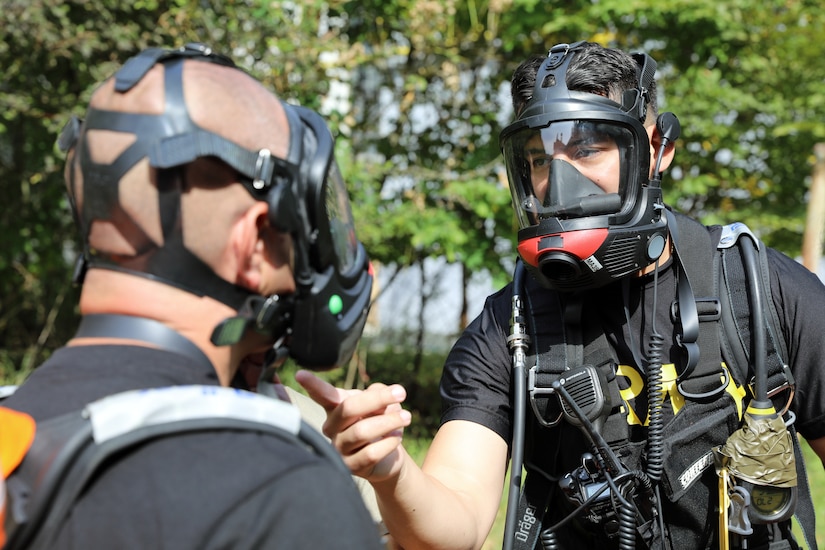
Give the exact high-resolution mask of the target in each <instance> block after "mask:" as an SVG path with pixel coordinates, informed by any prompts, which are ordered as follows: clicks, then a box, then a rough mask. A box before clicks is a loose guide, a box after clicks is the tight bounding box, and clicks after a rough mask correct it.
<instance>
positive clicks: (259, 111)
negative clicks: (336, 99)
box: [3, 44, 381, 550]
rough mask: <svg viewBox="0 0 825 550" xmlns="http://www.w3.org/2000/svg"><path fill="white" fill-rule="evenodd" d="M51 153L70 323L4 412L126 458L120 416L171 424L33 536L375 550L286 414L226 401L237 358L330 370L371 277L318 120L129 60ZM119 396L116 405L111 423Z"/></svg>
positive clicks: (126, 544)
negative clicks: (64, 240) (63, 215)
mask: <svg viewBox="0 0 825 550" xmlns="http://www.w3.org/2000/svg"><path fill="white" fill-rule="evenodd" d="M59 145H60V146H61V148H63V149H64V150H65V151H67V165H66V170H65V175H66V181H67V187H68V192H69V193H68V194H69V201H70V204H71V206H72V210H73V213H74V214H75V217H76V220H77V222H78V225H79V228H80V230H81V235H82V244H83V250H82V259H81V262H80V265H79V268H78V270H77V279H78V281H80V282H82V285H83V287H82V294H81V297H80V303H79V308H80V312H81V314H82V315H83V318H82V321H81V324H80V327H79V329H78V331H77V334H76V335H75V337H74V338H73V339H72V340H70V341H69V342H68V343H67V345H66V346H65V347H63V348H61V349H59V350H57V351H56V352H55V353H54V354H53V356H52V357H51V358H50V359H49V360H48V361H47V362H46V363H44V364H43V365H42V366H40V367H39V368H37V369H36V370H35V371H34V372H33V373H32V375H31V376H30V377H29V378H28V379H27V380H26V381H25V382H24V383H23V384H22V385H21V386H20V388H19V389H18V390H17V391H16V392H15V393H14V395H12V396H11V397H9V398H8V399H7V400H5V401H4V402H3V406H5V407H7V408H10V409H15V410H17V411H21V412H23V413H27V414H28V415H30V416H31V417H33V418H34V420H35V421H36V422H37V423H38V431H39V430H40V425H41V424H42V425H43V426H46V425H48V424H49V421H50V420H52V419H56V418H58V417H60V418H63V417H64V416H63V415H71V414H72V413H73V412H74V411H77V412H78V415H77V417H78V419H80V417H81V416H83V415H85V416H88V417H90V418H91V423H92V429H93V430H94V438H95V441H96V442H97V444H98V446H101V445H102V444H101V443H100V439H99V436H100V438H103V437H104V435H103V432H106V433H107V435H106V436H105V437H108V438H109V439H107V441H112V442H115V441H116V442H118V444H119V445H120V444H121V441H123V437H121V435H120V433H119V432H118V430H120V431H123V429H124V428H123V426H124V425H131V424H135V426H134V427H133V428H130V429H131V432H129V433H126V435H125V437H130V436H131V437H133V438H137V437H138V435H137V434H140V433H143V432H141V430H151V429H153V427H154V428H156V427H157V426H158V425H160V426H161V427H164V426H165V428H164V429H166V430H167V431H165V432H163V433H160V432H157V433H153V435H152V436H151V437H149V438H144V439H141V440H140V443H139V444H135V443H130V444H128V446H126V445H127V443H122V445H124V447H122V449H123V450H121V451H119V452H117V453H114V456H109V457H107V458H106V460H105V461H101V464H100V465H99V467H98V468H97V469H96V470H94V471H95V474H94V476H93V478H91V479H90V480H89V481H88V483H87V484H86V485H85V486H83V487H77V488H76V489H77V496H76V498H75V499H74V500H73V501H71V502H68V503H66V508H65V515H64V517H63V518H58V520H57V523H56V526H54V525H53V526H52V527H54V529H52V535H51V538H50V540H45V541H44V540H41V541H40V543H39V544H41V545H42V546H43V547H49V548H69V547H71V548H102V547H106V548H143V549H145V548H176V549H178V548H193V549H198V550H201V549H204V548H218V547H220V548H333V547H334V548H352V549H359V550H360V549H363V548H380V547H381V545H380V542H379V536H378V532H377V530H376V528H375V525H374V523H373V522H372V520H371V518H370V515H369V514H368V512H367V511H366V509H365V507H364V505H363V503H362V501H361V497H360V496H359V493H358V491H357V490H356V488H355V485H354V484H353V482H352V478H351V476H350V474H349V472H348V471H347V470H346V468H344V467H343V465H342V464H341V462H340V457H338V456H337V454H336V453H335V452H334V449H332V448H331V447H329V446H328V444H327V447H328V448H329V449H330V454H325V453H326V451H325V450H324V446H323V445H321V444H319V443H318V442H317V441H315V440H314V439H313V437H314V436H313V435H312V434H311V432H309V433H308V432H306V431H305V427H304V426H303V425H302V424H301V421H300V416H299V415H298V413H297V409H294V407H291V406H289V405H286V404H284V403H282V402H277V401H275V400H272V399H270V398H268V397H262V396H258V395H255V394H252V393H249V392H242V391H238V390H231V389H228V388H226V389H224V388H221V386H224V387H226V386H229V385H230V383H231V382H232V380H233V378H235V376H236V374H237V372H238V369H239V365H240V364H241V363H242V362H244V361H249V360H255V361H258V362H260V361H261V360H263V359H264V358H266V359H267V360H270V359H271V358H272V357H273V356H278V357H282V356H284V355H291V356H292V357H293V358H295V360H296V361H298V362H299V363H301V364H304V365H306V366H307V367H309V368H314V369H327V368H331V367H333V366H336V365H339V364H341V363H342V362H345V361H346V360H347V359H348V357H349V356H350V355H351V354H352V351H353V349H354V347H355V345H356V343H357V341H358V339H359V337H360V334H361V330H362V328H363V324H364V321H365V318H366V314H367V306H368V301H369V295H370V288H371V285H372V276H371V274H370V270H369V266H368V261H367V257H366V253H365V251H364V248H363V246H362V245H361V243H360V242H359V241H358V239H357V237H356V235H355V231H354V226H353V223H352V218H351V212H350V206H349V199H348V196H347V192H346V188H345V186H344V184H343V181H342V179H341V176H340V173H339V172H338V168H337V165H336V162H335V158H334V155H333V138H332V135H331V134H330V132H329V130H328V129H327V127H326V125H325V123H324V122H323V120H322V119H321V117H320V116H319V115H317V114H316V113H314V112H312V111H310V110H308V109H304V108H300V107H296V106H292V105H288V104H286V103H285V102H282V101H280V100H279V99H278V98H276V97H275V96H274V95H273V94H272V93H271V92H270V91H268V90H266V89H265V88H264V87H263V86H262V85H261V84H260V83H259V82H258V81H256V80H255V79H253V78H252V77H251V76H249V75H248V74H247V73H245V72H244V71H242V70H240V69H239V68H237V67H236V66H235V65H234V63H233V62H232V61H231V60H230V59H228V58H226V57H224V56H221V55H218V54H216V53H214V52H212V51H211V49H209V48H208V47H205V46H203V45H200V44H189V45H187V46H185V47H182V48H180V49H177V50H165V49H159V48H153V49H149V50H146V51H144V52H141V53H140V54H138V55H137V56H135V57H133V58H131V59H129V60H128V61H127V62H126V64H125V65H124V66H123V67H122V68H121V69H120V70H119V71H118V72H117V73H116V74H115V75H114V76H113V77H111V78H109V79H107V80H106V81H105V82H103V83H102V84H101V85H100V86H99V88H98V89H97V90H96V91H95V93H94V94H93V96H92V98H91V102H90V105H89V109H88V111H87V113H86V116H85V117H84V120H82V121H80V120H73V121H71V122H70V123H69V125H67V127H66V129H65V130H64V132H63V134H62V135H61V138H60V143H59ZM135 390H137V391H135ZM176 390H179V391H176ZM121 392H126V393H121ZM193 392H194V393H193ZM113 394H117V395H116V396H114V397H115V398H122V396H124V395H126V396H127V397H128V398H129V400H130V401H129V403H131V406H130V408H128V409H127V412H126V413H125V414H119V415H114V416H112V415H110V416H109V420H108V421H106V420H104V419H103V416H102V415H101V413H102V412H103V411H105V410H106V409H107V408H108V409H109V410H120V409H112V408H111V407H110V405H111V403H112V396H113ZM170 395H171V396H172V398H171V399H172V400H173V402H171V403H168V401H170V398H169V396H170ZM107 396H109V399H103V398H104V397H107ZM175 400H176V401H175ZM90 403H92V405H90ZM107 404H108V405H107ZM276 404H277V405H278V406H277V407H276V406H275V405H276ZM84 407H85V408H84ZM81 410H83V411H84V412H83V415H81V414H79V411H81ZM273 410H274V411H275V414H274V415H273V414H271V413H272V411H273ZM163 415H165V416H163ZM273 416H282V417H283V418H280V419H278V418H273ZM138 417H140V422H138V421H137V420H136V419H137V418H138ZM249 423H253V424H254V425H253V427H252V428H249V427H247V428H245V429H236V426H241V425H243V426H248V425H249ZM138 424H139V425H138ZM103 425H108V429H103ZM181 425H185V429H184V428H181V427H180V426H181ZM287 428H289V429H287ZM101 430H103V432H101ZM112 433H115V434H116V436H112V435H111V434H112ZM130 434H131V435H130ZM317 435H318V438H320V441H321V442H323V438H321V436H320V434H317ZM36 446H37V440H35V445H34V446H33V447H32V452H33V451H34V449H35V447H36ZM313 446H315V448H316V452H313V451H312V450H311V448H313ZM32 452H30V454H32ZM331 458H334V459H335V460H334V461H333V460H330V459H331ZM28 460H29V458H28V457H27V458H26V460H24V461H23V463H22V465H21V469H25V467H26V465H27V464H28V462H27V461H28ZM78 460H79V461H80V459H78ZM335 461H337V462H335ZM81 462H82V461H81ZM48 471H49V472H50V473H51V472H55V471H56V470H54V469H52V470H48ZM21 475H22V474H21ZM53 477H60V478H65V477H71V476H69V475H68V474H67V475H62V476H53ZM46 481H47V482H48V480H46ZM20 483H21V482H20V479H17V478H15V475H14V474H13V475H12V476H11V477H10V478H9V480H8V483H7V486H8V488H9V493H10V497H11V500H10V501H9V509H8V510H9V514H10V516H11V519H13V520H14V521H15V522H18V523H22V524H23V526H24V527H26V526H27V525H28V524H26V523H25V522H26V521H30V522H34V521H35V520H36V519H37V518H38V516H36V515H35V513H34V512H33V511H32V510H33V508H32V507H31V503H32V502H34V501H36V500H37V499H38V498H39V492H38V490H39V489H41V488H42V487H39V486H36V487H35V489H34V490H32V491H31V495H32V498H30V499H28V500H27V498H26V494H25V490H26V488H25V487H22V489H21V490H17V489H15V487H19V486H20ZM34 483H40V480H39V479H36V481H35V482H34ZM69 483H72V480H71V479H70V480H69ZM65 488H66V486H65V484H64V485H63V486H61V489H60V490H57V491H55V495H56V497H55V501H54V502H55V503H56V504H55V507H59V503H60V502H61V500H60V499H61V496H62V494H64V493H63V492H62V491H63V489H65ZM52 508H54V507H52ZM13 510H19V512H18V511H15V512H13ZM27 514H28V516H27ZM52 519H54V518H52ZM50 521H51V520H50ZM44 525H46V523H45V522H43V525H37V526H34V527H35V528H37V529H39V527H41V526H44ZM37 529H35V530H34V531H36V530H37ZM22 532H24V531H23V530H22V528H21V530H19V531H14V532H13V533H16V534H19V533H22ZM9 536H12V535H11V534H9ZM21 536H22V535H21ZM21 536H17V535H15V537H16V538H14V540H15V541H17V542H18V543H20V542H21V540H22V539H21V538H20V537H21ZM32 536H37V535H36V534H35V535H32ZM20 545H21V546H23V547H27V548H28V547H37V546H31V545H30V543H22V544H20Z"/></svg>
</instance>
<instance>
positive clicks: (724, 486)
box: [719, 468, 730, 550]
mask: <svg viewBox="0 0 825 550" xmlns="http://www.w3.org/2000/svg"><path fill="white" fill-rule="evenodd" d="M729 508H730V495H728V469H727V468H722V469H721V470H720V471H719V550H729V548H730V536H729V535H728V509H729Z"/></svg>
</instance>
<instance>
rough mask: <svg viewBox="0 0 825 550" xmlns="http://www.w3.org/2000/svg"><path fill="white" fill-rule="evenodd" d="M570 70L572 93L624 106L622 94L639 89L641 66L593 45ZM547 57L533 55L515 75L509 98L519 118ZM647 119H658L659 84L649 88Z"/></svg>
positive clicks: (577, 57)
mask: <svg viewBox="0 0 825 550" xmlns="http://www.w3.org/2000/svg"><path fill="white" fill-rule="evenodd" d="M574 55H575V57H574V58H573V59H572V60H571V61H570V66H569V67H568V69H567V78H566V80H567V87H568V89H570V90H575V91H579V92H588V93H591V94H597V95H601V96H605V97H608V98H610V99H613V100H614V101H617V102H621V96H622V93H623V92H624V91H626V90H632V89H634V88H636V87H637V86H638V85H639V79H638V76H637V71H638V68H639V67H638V64H637V63H636V60H635V59H634V58H633V56H631V55H630V54H628V53H626V52H623V51H621V50H618V49H615V48H605V47H604V46H601V45H599V44H596V43H594V42H586V43H584V44H583V46H582V48H581V49H580V50H577V51H576V53H575V54H574ZM545 59H547V56H546V55H532V56H530V57H529V58H528V59H527V60H525V61H524V62H522V63H521V65H519V66H518V67H517V68H516V70H515V71H514V72H513V78H512V80H511V85H510V94H511V96H512V100H513V110H514V111H515V113H516V117H518V116H519V115H520V114H521V113H522V111H524V108H525V106H526V105H527V104H528V103H529V102H530V100H531V99H532V98H533V89H534V88H535V85H536V74H538V71H539V67H541V64H542V62H543V61H544V60H545ZM648 101H649V102H648V119H650V117H651V116H652V117H653V118H655V117H656V115H657V110H658V108H657V105H656V82H655V80H654V81H653V82H651V84H650V86H649V87H648Z"/></svg>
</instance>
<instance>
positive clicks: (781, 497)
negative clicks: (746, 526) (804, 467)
mask: <svg viewBox="0 0 825 550" xmlns="http://www.w3.org/2000/svg"><path fill="white" fill-rule="evenodd" d="M741 485H742V487H744V488H745V489H746V490H747V491H748V492H749V493H750V495H751V502H750V506H749V507H748V516H749V517H750V520H751V523H776V522H777V521H785V520H786V519H789V518H790V517H791V516H792V515H793V513H794V509H795V508H796V487H771V486H770V485H756V484H754V483H748V482H743V483H741Z"/></svg>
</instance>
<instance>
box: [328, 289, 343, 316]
mask: <svg viewBox="0 0 825 550" xmlns="http://www.w3.org/2000/svg"><path fill="white" fill-rule="evenodd" d="M328 306H329V312H330V313H332V314H333V315H338V314H339V313H341V312H342V311H343V310H344V301H343V300H342V299H341V297H340V296H338V295H337V294H333V295H332V296H330V298H329V304H328Z"/></svg>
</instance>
